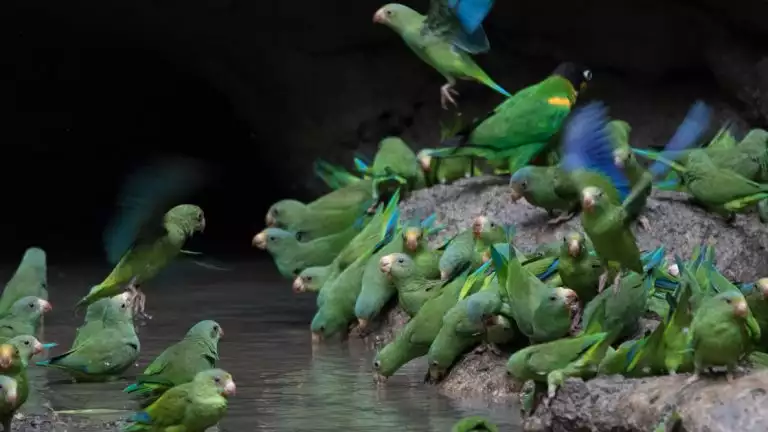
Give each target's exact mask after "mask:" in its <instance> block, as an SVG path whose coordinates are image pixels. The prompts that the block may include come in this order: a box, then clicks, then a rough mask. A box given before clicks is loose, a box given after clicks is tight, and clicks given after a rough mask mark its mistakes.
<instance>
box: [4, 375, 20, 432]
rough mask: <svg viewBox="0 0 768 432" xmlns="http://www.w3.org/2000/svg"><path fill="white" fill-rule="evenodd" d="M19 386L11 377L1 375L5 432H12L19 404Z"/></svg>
mask: <svg viewBox="0 0 768 432" xmlns="http://www.w3.org/2000/svg"><path fill="white" fill-rule="evenodd" d="M18 389H19V385H18V383H17V381H16V380H15V379H13V378H11V377H9V376H6V375H0V418H2V424H3V431H11V430H12V429H11V422H13V416H14V415H15V414H16V410H17V409H18V407H19V406H20V404H19V393H18V392H19V390H18Z"/></svg>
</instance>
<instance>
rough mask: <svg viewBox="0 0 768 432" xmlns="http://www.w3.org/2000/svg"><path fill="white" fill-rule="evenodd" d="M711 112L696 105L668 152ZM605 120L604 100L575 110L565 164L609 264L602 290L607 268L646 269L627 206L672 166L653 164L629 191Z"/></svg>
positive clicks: (691, 138) (695, 135)
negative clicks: (618, 164) (641, 258)
mask: <svg viewBox="0 0 768 432" xmlns="http://www.w3.org/2000/svg"><path fill="white" fill-rule="evenodd" d="M710 116H711V110H710V109H709V107H707V106H706V105H705V104H704V103H703V102H698V103H696V104H694V105H693V107H692V108H691V109H690V110H689V112H688V114H687V116H686V118H685V120H684V121H683V123H682V124H681V125H680V126H679V127H678V129H677V131H676V132H675V135H674V136H673V137H672V139H671V140H670V141H669V142H668V143H667V145H666V147H665V154H667V153H668V154H673V153H675V152H679V150H683V149H686V148H690V147H691V146H693V145H694V144H696V142H697V140H698V139H699V137H701V135H702V134H703V133H704V131H705V130H706V128H707V127H708V125H709V119H710ZM607 124H608V117H607V109H606V108H605V106H604V105H603V104H602V103H599V102H593V103H591V104H589V105H587V106H585V107H583V108H581V109H580V110H578V111H577V112H575V113H574V116H573V117H572V119H571V120H570V121H569V122H568V125H567V126H566V128H565V133H564V137H563V150H564V153H565V158H564V160H563V169H564V170H565V171H566V172H568V178H569V180H570V185H569V186H570V187H575V188H577V189H578V190H579V195H580V197H581V208H582V212H581V222H582V226H583V227H584V231H585V232H586V234H587V236H588V237H589V239H590V240H591V241H592V244H593V245H594V248H595V252H597V254H598V256H599V257H600V258H601V259H602V261H603V266H604V268H605V271H604V272H603V274H602V275H601V276H600V282H599V285H598V291H601V292H602V290H603V288H605V286H606V282H607V280H608V275H609V272H610V271H611V270H612V269H614V270H616V269H617V268H616V267H618V270H624V269H628V270H632V271H634V272H636V273H641V274H642V273H643V265H642V262H641V260H640V250H639V249H638V247H637V241H636V240H635V235H634V233H633V232H632V230H631V229H630V226H629V224H630V222H631V220H632V214H631V213H630V211H629V208H631V206H633V205H634V202H635V201H636V200H637V199H639V198H641V197H642V195H643V193H644V191H645V189H646V185H647V184H648V183H652V182H653V180H654V178H656V177H660V176H662V175H663V174H664V173H665V172H666V171H668V167H666V166H665V165H664V164H662V163H656V164H653V165H652V166H651V167H650V168H649V170H648V172H647V173H645V174H644V175H643V179H642V181H640V182H637V183H636V184H635V185H634V186H633V187H632V189H631V190H630V183H629V180H628V179H627V177H626V176H625V174H624V173H623V172H622V171H621V170H620V169H619V168H618V167H617V166H616V165H615V161H614V157H613V145H612V143H611V138H610V130H609V129H608V127H607ZM620 277H621V271H617V272H616V276H615V279H614V281H613V282H614V290H617V289H618V286H619V284H618V282H619V278H620Z"/></svg>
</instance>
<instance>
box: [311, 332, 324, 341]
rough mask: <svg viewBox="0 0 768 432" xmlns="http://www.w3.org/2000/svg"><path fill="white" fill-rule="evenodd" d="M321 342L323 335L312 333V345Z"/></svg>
mask: <svg viewBox="0 0 768 432" xmlns="http://www.w3.org/2000/svg"><path fill="white" fill-rule="evenodd" d="M322 340H323V335H322V334H321V333H315V332H312V343H313V344H316V343H320V342H322Z"/></svg>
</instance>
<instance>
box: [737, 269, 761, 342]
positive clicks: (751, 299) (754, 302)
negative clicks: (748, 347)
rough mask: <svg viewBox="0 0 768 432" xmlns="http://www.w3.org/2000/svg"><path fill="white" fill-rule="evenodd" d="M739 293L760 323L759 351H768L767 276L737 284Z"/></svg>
mask: <svg viewBox="0 0 768 432" xmlns="http://www.w3.org/2000/svg"><path fill="white" fill-rule="evenodd" d="M739 289H740V291H741V293H742V294H743V295H744V298H745V299H746V300H747V304H748V305H749V310H750V311H752V315H753V316H754V317H755V320H757V323H758V324H759V325H760V343H759V345H758V346H759V349H760V350H761V351H768V278H760V279H758V280H757V281H756V282H754V283H749V284H741V285H739Z"/></svg>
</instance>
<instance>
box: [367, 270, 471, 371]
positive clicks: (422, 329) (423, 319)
mask: <svg viewBox="0 0 768 432" xmlns="http://www.w3.org/2000/svg"><path fill="white" fill-rule="evenodd" d="M468 274H469V270H465V271H464V272H463V273H462V274H461V275H460V276H459V277H457V278H456V279H454V280H453V281H452V282H450V283H448V284H447V285H445V286H444V287H443V288H442V289H441V290H440V292H439V293H438V294H437V295H436V296H435V297H433V298H431V299H429V300H427V301H426V302H425V303H424V305H423V306H422V307H421V309H419V311H418V312H417V313H416V315H414V316H413V318H411V320H410V321H408V323H407V324H406V325H405V328H403V330H402V331H401V332H400V334H398V335H397V337H396V338H395V340H394V341H392V342H390V343H388V344H387V345H386V346H384V348H382V350H381V351H379V352H378V354H377V355H376V358H375V359H374V362H373V369H374V373H375V377H376V379H378V380H380V381H383V380H385V379H386V378H388V377H390V376H392V375H393V374H394V373H395V372H397V371H398V370H399V369H400V368H401V367H402V366H403V365H405V364H406V363H408V362H410V361H411V360H413V359H415V358H417V357H421V356H424V355H426V354H427V353H428V352H429V347H430V346H431V345H432V342H433V341H434V340H435V338H436V337H437V334H438V333H439V332H440V328H441V327H442V324H443V317H444V316H445V314H446V312H448V311H449V310H450V309H451V308H452V307H453V306H454V305H455V304H456V303H457V302H458V300H459V291H461V288H462V287H463V286H464V282H465V281H466V279H467V276H468Z"/></svg>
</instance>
